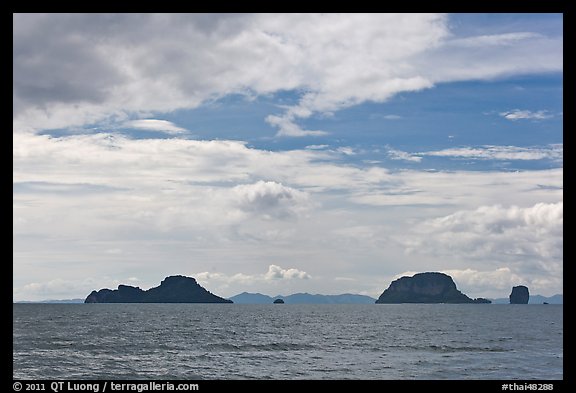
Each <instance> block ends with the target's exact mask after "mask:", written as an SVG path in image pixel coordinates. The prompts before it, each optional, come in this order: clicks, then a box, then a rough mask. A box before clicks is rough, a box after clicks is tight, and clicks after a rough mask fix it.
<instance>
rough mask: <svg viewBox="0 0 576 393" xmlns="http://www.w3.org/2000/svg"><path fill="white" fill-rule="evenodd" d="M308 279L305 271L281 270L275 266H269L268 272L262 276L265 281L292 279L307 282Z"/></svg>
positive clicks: (308, 276)
mask: <svg viewBox="0 0 576 393" xmlns="http://www.w3.org/2000/svg"><path fill="white" fill-rule="evenodd" d="M309 278H310V275H309V274H308V273H306V272H305V271H302V270H298V269H294V268H291V269H282V268H281V267H280V266H277V265H270V266H268V271H267V272H266V274H264V279H265V280H292V279H300V280H307V279H309Z"/></svg>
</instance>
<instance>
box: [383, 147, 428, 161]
mask: <svg viewBox="0 0 576 393" xmlns="http://www.w3.org/2000/svg"><path fill="white" fill-rule="evenodd" d="M386 154H387V155H388V158H390V159H391V160H402V161H412V162H420V161H422V157H420V156H418V155H415V154H411V153H408V152H405V151H401V150H396V149H392V148H390V147H388V148H387V151H386Z"/></svg>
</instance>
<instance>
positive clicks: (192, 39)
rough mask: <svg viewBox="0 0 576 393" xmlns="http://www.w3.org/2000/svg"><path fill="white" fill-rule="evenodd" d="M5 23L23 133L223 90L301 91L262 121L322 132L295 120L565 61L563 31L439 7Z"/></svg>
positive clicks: (282, 131)
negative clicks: (493, 26) (530, 28)
mask: <svg viewBox="0 0 576 393" xmlns="http://www.w3.org/2000/svg"><path fill="white" fill-rule="evenodd" d="M13 20H14V29H13V47H14V51H13V70H14V72H13V102H14V105H13V113H14V123H13V124H14V129H15V130H24V131H26V130H39V129H51V128H64V127H70V126H81V125H84V124H92V123H96V122H99V121H103V120H108V121H110V120H111V121H116V122H118V121H124V120H125V119H126V117H127V116H134V115H136V116H139V115H143V114H146V113H148V112H149V111H156V112H158V111H160V112H161V111H164V112H167V111H173V110H176V109H183V108H195V107H198V106H199V105H201V104H203V103H206V102H210V101H213V100H217V99H219V98H221V97H224V96H226V95H229V94H242V95H247V96H254V95H266V94H274V93H276V92H282V91H298V92H300V94H299V99H298V102H297V103H295V104H293V105H288V106H286V107H284V108H279V111H278V112H277V113H270V114H269V115H268V116H267V117H266V119H265V120H266V122H268V123H269V124H270V125H271V126H272V127H274V128H276V134H277V135H278V136H314V135H316V136H318V135H324V134H325V131H323V130H309V129H307V128H305V127H304V126H302V125H301V123H302V121H305V120H306V119H307V118H310V117H311V116H315V115H318V114H330V113H332V112H335V111H338V110H342V109H345V108H348V107H350V106H353V105H358V104H361V103H363V102H383V101H385V100H387V99H389V98H390V97H392V96H393V95H395V94H398V93H401V92H410V91H418V90H422V89H427V88H430V87H432V86H433V85H434V84H436V83H442V82H451V81H461V80H471V79H476V80H478V79H490V78H495V77H498V76H502V75H509V74H512V73H531V72H549V71H561V70H562V38H561V37H547V36H543V35H541V34H534V33H529V32H514V33H505V34H496V35H481V36H475V37H474V36H473V37H466V38H454V37H453V36H452V35H451V32H450V29H449V17H448V16H447V15H443V14H415V13H414V14H400V15H395V14H14V16H13ZM230 59H234V61H230ZM71 103H73V104H74V105H70V104H71ZM504 116H505V117H506V118H509V119H519V118H527V117H526V116H528V117H529V118H542V117H545V116H546V115H545V114H544V113H540V112H536V113H531V112H525V111H524V112H523V111H512V112H509V113H507V114H506V115H504ZM137 124H141V125H142V124H144V125H145V128H146V127H151V126H152V125H153V123H150V122H148V123H137ZM154 125H155V126H156V128H155V129H158V126H159V125H160V124H159V123H158V121H156V123H155V124H154ZM163 130H164V131H168V132H171V131H172V132H178V131H179V130H177V128H174V127H172V126H168V127H167V128H166V125H164V128H163Z"/></svg>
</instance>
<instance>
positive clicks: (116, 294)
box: [84, 276, 233, 303]
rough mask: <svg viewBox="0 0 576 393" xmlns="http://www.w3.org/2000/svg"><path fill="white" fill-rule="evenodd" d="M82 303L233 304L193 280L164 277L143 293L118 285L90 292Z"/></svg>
mask: <svg viewBox="0 0 576 393" xmlns="http://www.w3.org/2000/svg"><path fill="white" fill-rule="evenodd" d="M84 303H233V302H232V300H228V299H223V298H221V297H219V296H216V295H214V294H212V293H210V292H208V291H207V290H206V289H204V288H202V287H201V286H200V285H199V284H198V283H197V282H196V280H195V279H194V278H192V277H185V276H170V277H166V278H165V279H164V280H163V281H162V282H161V283H160V286H158V287H154V288H150V289H148V290H147V291H144V290H142V289H140V288H138V287H132V286H129V285H118V289H114V290H112V289H101V290H99V291H92V293H90V295H88V297H87V298H86V300H84Z"/></svg>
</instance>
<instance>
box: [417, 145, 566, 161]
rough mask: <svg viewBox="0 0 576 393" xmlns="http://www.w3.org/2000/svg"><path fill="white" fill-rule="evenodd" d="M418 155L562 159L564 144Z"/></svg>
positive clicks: (482, 147)
mask: <svg viewBox="0 0 576 393" xmlns="http://www.w3.org/2000/svg"><path fill="white" fill-rule="evenodd" d="M416 154H417V155H418V156H435V157H456V158H475V159H480V160H526V161H528V160H544V159H548V160H554V161H560V162H561V161H562V160H563V155H564V146H563V145H562V144H555V145H550V146H546V147H519V146H490V145H486V146H480V147H457V148H450V149H443V150H437V151H428V152H420V153H416Z"/></svg>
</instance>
